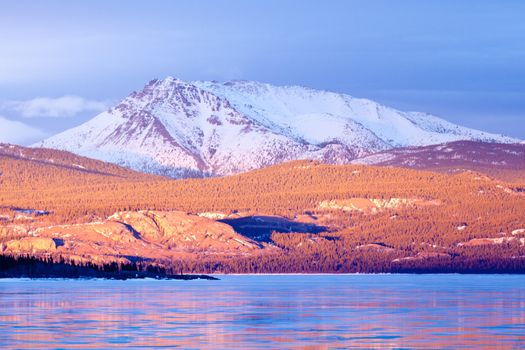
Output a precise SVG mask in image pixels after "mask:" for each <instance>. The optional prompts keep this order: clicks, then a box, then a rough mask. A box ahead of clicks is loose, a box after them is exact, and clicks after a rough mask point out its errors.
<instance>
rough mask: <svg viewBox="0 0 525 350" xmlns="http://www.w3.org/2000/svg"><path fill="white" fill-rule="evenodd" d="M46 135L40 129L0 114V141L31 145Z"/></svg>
mask: <svg viewBox="0 0 525 350" xmlns="http://www.w3.org/2000/svg"><path fill="white" fill-rule="evenodd" d="M46 136H47V135H46V134H45V133H44V132H43V131H42V130H40V129H37V128H34V127H32V126H29V125H27V124H24V123H22V122H18V121H14V120H9V119H6V118H3V117H1V116H0V142H5V143H15V144H19V145H29V144H31V143H33V142H35V141H39V140H41V139H43V138H45V137H46Z"/></svg>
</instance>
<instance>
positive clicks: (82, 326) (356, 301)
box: [0, 275, 525, 349]
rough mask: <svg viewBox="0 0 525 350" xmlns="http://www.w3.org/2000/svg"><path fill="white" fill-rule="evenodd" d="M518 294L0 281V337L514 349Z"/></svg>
mask: <svg viewBox="0 0 525 350" xmlns="http://www.w3.org/2000/svg"><path fill="white" fill-rule="evenodd" d="M524 296H525V277H523V276H459V275H449V276H447V275H442V276H439V275H438V276H436V275H434V276H432V275H421V276H410V275H397V276H395V275H378V276H372V275H346V276H341V275H340V276H326V275H325V276H319V275H317V276H225V277H222V280H221V281H28V280H26V281H21V280H4V281H1V282H0V328H1V329H2V330H3V332H2V333H3V334H2V338H0V346H3V347H9V348H12V347H15V348H35V347H36V348H45V347H53V348H56V347H62V348H108V347H130V346H132V347H135V348H141V347H144V348H150V347H154V346H166V347H181V348H308V347H310V346H313V347H319V346H321V347H335V348H337V347H340V348H348V347H354V348H355V347H365V348H397V347H410V348H413V347H439V348H454V349H457V348H461V347H465V348H468V347H470V348H481V347H487V348H493V347H500V348H507V347H508V348H513V347H519V346H523V344H525V301H524Z"/></svg>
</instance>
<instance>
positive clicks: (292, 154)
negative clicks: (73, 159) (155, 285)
mask: <svg viewBox="0 0 525 350" xmlns="http://www.w3.org/2000/svg"><path fill="white" fill-rule="evenodd" d="M455 140H480V141H494V142H504V143H513V142H519V140H516V139H513V138H509V137H505V136H501V135H495V134H489V133H486V132H482V131H478V130H473V129H469V128H464V127H461V126H458V125H455V124H452V123H449V122H447V121H445V120H443V119H440V118H437V117H435V116H432V115H428V114H423V113H414V112H401V111H398V110H395V109H392V108H389V107H386V106H382V105H380V104H378V103H376V102H373V101H370V100H366V99H360V98H353V97H351V96H349V95H345V94H339V93H333V92H326V91H319V90H313V89H309V88H305V87H300V86H273V85H269V84H263V83H258V82H251V81H230V82H226V83H218V82H206V81H196V82H184V81H181V80H178V79H175V78H172V77H168V78H166V79H164V80H152V81H151V82H149V83H148V84H147V85H146V86H145V87H144V89H143V90H142V91H140V92H133V93H132V94H130V95H129V96H128V97H126V98H125V99H124V100H122V101H121V102H120V103H119V104H118V105H116V106H115V107H113V108H110V109H109V110H107V111H105V112H103V113H101V114H99V115H97V116H96V117H94V118H93V119H91V120H89V121H88V122H86V123H84V124H82V125H80V126H78V127H76V128H73V129H69V130H66V131H64V132H62V133H60V134H58V135H55V136H53V137H51V138H48V139H46V140H44V141H42V142H40V143H38V144H37V145H35V146H43V147H49V148H57V149H62V150H67V151H71V152H74V153H77V154H80V155H84V156H88V157H92V158H96V159H101V160H105V161H109V162H113V163H117V164H119V165H123V166H127V167H130V168H133V169H136V170H140V171H145V172H152V173H157V174H164V175H169V176H173V177H185V176H202V175H227V174H234V173H238V172H242V171H247V170H250V169H254V168H259V167H264V166H268V165H271V164H275V163H280V162H283V161H287V160H293V159H318V160H322V161H326V162H333V163H346V162H349V161H351V160H352V159H355V158H357V157H362V156H365V155H367V154H371V153H374V152H378V151H382V150H386V149H390V148H394V147H402V146H421V145H429V144H437V143H443V142H449V141H455Z"/></svg>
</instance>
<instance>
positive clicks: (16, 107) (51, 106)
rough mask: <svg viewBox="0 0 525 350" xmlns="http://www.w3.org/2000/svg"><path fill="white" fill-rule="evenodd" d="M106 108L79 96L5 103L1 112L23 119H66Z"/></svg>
mask: <svg viewBox="0 0 525 350" xmlns="http://www.w3.org/2000/svg"><path fill="white" fill-rule="evenodd" d="M107 108H108V104H107V102H103V101H97V100H88V99H85V98H83V97H79V96H62V97H58V98H49V97H37V98H34V99H32V100H24V101H6V102H4V103H3V104H2V109H3V110H8V111H14V112H17V113H18V114H20V116H22V117H24V118H67V117H74V116H76V115H77V114H79V113H82V112H102V111H103V110H105V109H107Z"/></svg>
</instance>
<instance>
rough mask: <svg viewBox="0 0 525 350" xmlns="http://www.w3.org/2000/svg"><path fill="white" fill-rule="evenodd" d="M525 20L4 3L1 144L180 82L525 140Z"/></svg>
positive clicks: (313, 5) (391, 6)
mask: <svg viewBox="0 0 525 350" xmlns="http://www.w3.org/2000/svg"><path fill="white" fill-rule="evenodd" d="M524 16H525V1H510V0H509V1H483V0H478V1H468V0H467V1H447V0H445V1H437V0H436V1H408V0H405V1H404V0H399V1H387V0H385V1H374V0H366V1H365V0H363V1H351V0H345V1H286V0H284V1H283V0H280V1H277V0H276V1H272V0H266V1H262V0H261V1H240V0H239V1H221V0H215V1H212V0H210V1H199V0H195V1H87V0H86V1H58V0H57V1H53V0H48V1H45V2H44V1H24V0H16V1H3V0H2V1H0V50H1V51H0V52H1V54H0V126H3V130H4V131H2V130H0V140H1V139H2V137H4V138H6V137H7V140H8V141H18V142H21V143H28V142H30V141H33V140H36V139H38V138H41V137H43V136H46V135H51V134H53V133H55V132H58V131H61V130H64V129H66V128H69V127H72V126H75V125H78V124H79V123H81V122H82V121H84V120H87V119H89V118H90V117H92V116H94V115H95V114H97V112H98V110H100V109H101V108H104V106H105V105H108V104H111V103H113V102H116V101H118V100H119V99H120V98H122V97H124V96H126V95H127V94H128V93H130V92H131V91H133V90H139V89H141V87H142V86H143V85H144V84H145V83H146V82H147V81H149V80H151V79H153V78H157V77H159V78H163V77H165V76H168V75H172V76H176V77H179V78H181V79H186V80H195V79H205V80H212V79H216V80H229V79H249V80H259V81H264V82H269V83H274V84H300V85H306V86H310V87H313V88H319V89H325V90H333V91H340V92H345V93H349V94H351V95H354V96H357V97H367V98H371V99H374V100H377V101H379V102H381V103H384V104H386V105H390V106H393V107H397V108H399V109H402V110H418V111H424V112H429V113H433V114H437V115H439V116H442V117H444V118H446V119H448V120H450V121H453V122H456V123H459V124H462V125H466V126H470V127H474V128H480V129H484V130H487V131H491V132H498V133H504V134H507V135H511V136H515V137H520V138H525V84H524V82H525V21H524V20H523V19H524V18H525V17H524ZM2 123H3V124H2ZM14 124H16V126H13V125H14ZM24 126H29V127H30V129H27V131H26V132H25V134H24V135H18V134H20V131H17V132H16V133H15V132H12V130H22V129H20V128H23V127H24ZM2 133H3V134H2ZM22 134H23V133H22Z"/></svg>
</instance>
